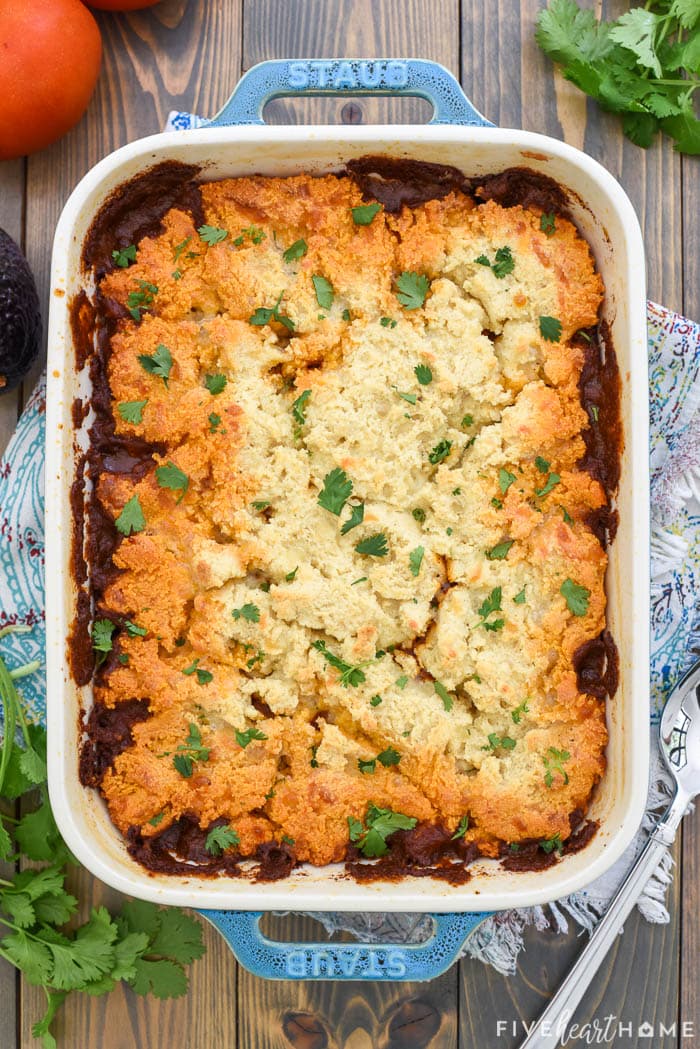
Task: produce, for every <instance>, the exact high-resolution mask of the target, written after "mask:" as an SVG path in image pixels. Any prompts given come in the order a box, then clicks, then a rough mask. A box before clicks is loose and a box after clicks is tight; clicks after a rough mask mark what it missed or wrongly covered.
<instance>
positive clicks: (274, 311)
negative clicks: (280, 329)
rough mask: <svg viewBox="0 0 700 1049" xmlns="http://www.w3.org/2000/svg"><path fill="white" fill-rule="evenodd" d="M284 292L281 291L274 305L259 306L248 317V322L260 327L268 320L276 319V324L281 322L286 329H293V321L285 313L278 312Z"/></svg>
mask: <svg viewBox="0 0 700 1049" xmlns="http://www.w3.org/2000/svg"><path fill="white" fill-rule="evenodd" d="M283 296H284V292H283V291H281V292H280V294H279V297H278V299H277V302H276V303H275V305H274V306H271V307H267V306H259V307H258V308H257V310H256V311H255V313H254V314H253V315H252V317H249V318H248V323H249V324H253V325H255V326H256V327H262V325H263V324H269V323H270V321H277V323H278V324H282V325H283V326H284V327H285V328H286V329H287V331H294V322H293V321H292V319H291V318H290V317H287V316H286V314H283V313H280V303H281V302H282V298H283Z"/></svg>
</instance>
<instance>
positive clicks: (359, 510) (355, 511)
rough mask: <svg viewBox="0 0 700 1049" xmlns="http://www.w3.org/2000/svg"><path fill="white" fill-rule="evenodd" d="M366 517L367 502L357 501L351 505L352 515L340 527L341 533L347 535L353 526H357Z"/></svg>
mask: <svg viewBox="0 0 700 1049" xmlns="http://www.w3.org/2000/svg"><path fill="white" fill-rule="evenodd" d="M364 519H365V504H364V503H357V504H356V505H355V506H351V507H350V517H349V518H348V519H347V521H346V522H345V524H344V525H343V527H342V528H341V529H340V534H341V535H347V534H348V532H350V531H351V530H352V529H353V528H357V526H358V525H359V524H362V522H363V521H364Z"/></svg>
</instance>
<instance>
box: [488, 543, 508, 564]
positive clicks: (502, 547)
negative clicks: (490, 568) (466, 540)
mask: <svg viewBox="0 0 700 1049" xmlns="http://www.w3.org/2000/svg"><path fill="white" fill-rule="evenodd" d="M514 542H515V540H514V539H506V540H505V541H504V542H502V543H498V544H497V545H496V546H493V547H491V549H490V550H487V551H486V557H487V558H488V560H489V561H504V560H505V558H506V557H507V556H508V551H509V550H510V548H511V546H512V545H513V543H514Z"/></svg>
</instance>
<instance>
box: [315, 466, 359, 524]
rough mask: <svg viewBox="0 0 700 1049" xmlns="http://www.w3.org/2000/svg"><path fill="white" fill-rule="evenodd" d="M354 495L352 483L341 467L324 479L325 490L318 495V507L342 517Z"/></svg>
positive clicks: (337, 467)
mask: <svg viewBox="0 0 700 1049" xmlns="http://www.w3.org/2000/svg"><path fill="white" fill-rule="evenodd" d="M351 494H352V481H351V480H350V478H349V477H348V475H347V474H346V473H345V470H341V468H340V467H339V466H336V467H335V469H333V470H331V471H330V473H327V474H326V476H325V477H324V478H323V489H322V490H321V491H320V492H319V494H318V500H317V502H318V505H319V506H322V507H323V509H324V510H328V511H329V513H331V514H335V516H336V517H339V516H340V512H341V510H342V509H343V507H344V506H345V504H346V502H347V501H348V499H349V498H350V496H351Z"/></svg>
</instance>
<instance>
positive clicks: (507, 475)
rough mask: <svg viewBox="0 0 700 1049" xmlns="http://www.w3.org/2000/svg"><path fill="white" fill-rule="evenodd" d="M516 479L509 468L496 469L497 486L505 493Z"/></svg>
mask: <svg viewBox="0 0 700 1049" xmlns="http://www.w3.org/2000/svg"><path fill="white" fill-rule="evenodd" d="M516 480H517V478H516V476H515V474H512V473H511V472H510V470H504V469H503V467H501V469H500V470H499V471H498V487H499V488H500V489H501V491H502V492H503V494H504V495H505V494H506V492H507V491H508V489H509V488H510V486H511V485H512V484H515V481H516Z"/></svg>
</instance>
